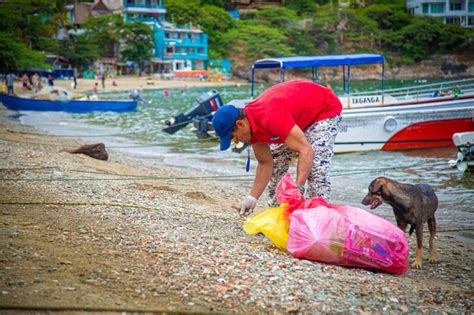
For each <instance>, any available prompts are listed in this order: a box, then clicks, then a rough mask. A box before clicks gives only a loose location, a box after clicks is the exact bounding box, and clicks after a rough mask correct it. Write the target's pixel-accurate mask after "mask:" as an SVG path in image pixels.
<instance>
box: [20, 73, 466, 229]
mask: <svg viewBox="0 0 474 315" xmlns="http://www.w3.org/2000/svg"><path fill="white" fill-rule="evenodd" d="M404 83H405V84H406V83H407V82H404ZM411 83H413V82H411ZM400 84H401V82H387V84H386V87H387V88H390V87H398V86H400ZM351 87H352V88H353V89H352V90H353V91H355V90H359V89H360V90H366V89H378V88H379V87H380V86H379V82H352V83H351ZM333 88H334V90H335V91H336V92H338V91H339V90H342V88H341V86H340V85H337V84H333ZM263 89H264V87H263V86H259V87H257V92H258V93H259V92H261V91H262V90H263ZM208 90H209V88H203V89H201V88H199V89H198V88H188V89H186V90H184V89H170V90H169V92H170V93H169V97H164V96H163V90H148V91H144V92H142V93H141V94H142V96H143V97H144V98H145V99H146V100H151V104H141V105H139V109H138V110H137V111H136V112H132V113H121V114H118V113H90V114H66V113H54V112H49V113H40V112H24V113H23V114H24V115H23V116H22V117H21V121H22V123H24V124H28V125H32V126H35V127H37V128H38V129H41V130H44V131H48V132H50V133H53V134H57V135H70V136H79V137H82V138H83V139H84V140H85V141H87V142H88V143H93V142H99V141H100V142H104V143H105V144H106V146H107V147H108V148H110V149H112V148H113V150H117V151H120V152H124V153H127V154H129V155H133V156H135V157H138V158H140V159H142V160H143V161H145V162H146V163H147V164H149V165H163V164H165V165H171V166H181V167H186V168H188V169H190V170H191V173H195V175H196V176H197V175H203V174H205V175H211V176H212V175H215V176H221V177H222V178H221V179H222V183H223V184H225V185H228V186H231V187H232V188H234V189H236V190H237V191H239V192H241V193H242V194H245V193H247V190H248V189H249V187H250V185H251V178H252V177H251V176H248V177H245V175H248V173H245V161H246V156H247V153H246V152H244V153H241V154H237V153H233V152H230V151H229V152H220V151H219V150H218V143H217V141H208V140H204V141H198V140H197V138H196V137H195V136H194V134H193V133H192V132H191V131H190V130H189V128H184V129H182V130H180V131H178V132H177V133H176V134H174V135H168V134H166V133H164V132H162V131H161V128H162V127H163V123H162V121H163V120H165V119H167V118H170V117H172V116H173V115H175V114H178V113H180V112H182V111H185V110H186V109H188V108H189V106H190V105H191V104H192V103H193V102H194V99H195V98H196V96H198V95H200V94H201V93H204V92H206V91H208ZM218 91H219V93H220V94H221V97H222V98H223V101H224V102H228V101H230V100H232V99H237V98H248V97H249V86H246V85H244V86H241V87H226V88H219V89H218ZM101 98H108V99H126V98H128V93H125V92H122V93H113V94H107V95H104V96H101ZM455 155H456V150H455V149H454V148H451V149H435V150H417V151H406V152H381V151H380V152H377V151H373V152H365V153H353V154H340V155H336V156H335V157H334V160H333V169H332V170H333V172H332V181H333V193H332V200H331V201H332V202H334V203H341V204H350V205H353V206H358V207H362V208H363V206H362V205H361V204H360V201H361V200H362V198H363V197H364V195H365V193H366V191H367V186H368V184H369V183H370V181H371V180H372V179H374V178H375V177H377V176H381V175H383V176H387V177H390V178H393V179H395V180H399V181H403V182H411V183H421V182H425V183H429V184H431V185H432V186H433V187H434V188H435V190H436V192H437V195H438V198H439V200H440V206H439V209H438V211H437V220H438V223H439V225H440V226H441V227H474V208H473V204H474V174H473V175H470V174H462V173H460V172H459V171H458V170H456V169H452V168H450V167H449V166H448V164H447V162H448V161H449V160H450V159H454V158H455ZM256 164H257V163H256V161H255V159H252V163H251V172H250V174H254V173H255V166H256ZM293 173H294V168H293ZM229 175H242V176H244V177H242V178H241V179H239V180H236V179H229V180H225V176H229ZM376 211H377V213H378V214H380V215H382V216H383V217H386V218H388V219H390V220H393V214H392V210H391V208H390V207H388V206H385V205H384V206H382V207H381V208H380V209H377V210H376Z"/></svg>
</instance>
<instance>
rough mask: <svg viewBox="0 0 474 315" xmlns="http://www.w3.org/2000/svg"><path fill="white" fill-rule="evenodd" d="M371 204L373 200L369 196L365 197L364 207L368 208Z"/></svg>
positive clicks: (363, 200)
mask: <svg viewBox="0 0 474 315" xmlns="http://www.w3.org/2000/svg"><path fill="white" fill-rule="evenodd" d="M371 203H372V198H371V197H370V196H369V195H367V196H365V197H364V199H362V204H363V205H364V206H368V205H370V204H371Z"/></svg>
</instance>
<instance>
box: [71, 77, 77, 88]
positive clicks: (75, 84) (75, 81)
mask: <svg viewBox="0 0 474 315" xmlns="http://www.w3.org/2000/svg"><path fill="white" fill-rule="evenodd" d="M72 88H73V89H74V90H75V89H76V88H77V76H76V74H75V73H74V77H73V78H72Z"/></svg>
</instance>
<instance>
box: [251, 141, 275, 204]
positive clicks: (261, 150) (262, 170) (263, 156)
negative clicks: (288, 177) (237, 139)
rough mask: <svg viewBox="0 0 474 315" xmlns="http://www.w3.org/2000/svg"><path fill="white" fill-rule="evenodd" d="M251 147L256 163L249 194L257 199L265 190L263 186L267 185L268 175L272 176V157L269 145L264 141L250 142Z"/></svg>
mask: <svg viewBox="0 0 474 315" xmlns="http://www.w3.org/2000/svg"><path fill="white" fill-rule="evenodd" d="M252 148H253V152H254V153H255V157H256V158H257V161H258V165H257V172H256V174H255V180H254V182H253V187H252V190H251V191H250V195H251V196H253V197H255V198H257V199H258V198H259V197H260V196H261V195H262V193H263V191H264V190H265V187H267V184H268V182H269V181H270V177H271V176H272V169H273V158H272V153H271V151H270V147H269V146H268V144H266V143H263V142H257V143H255V144H252Z"/></svg>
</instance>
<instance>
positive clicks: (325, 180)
mask: <svg viewBox="0 0 474 315" xmlns="http://www.w3.org/2000/svg"><path fill="white" fill-rule="evenodd" d="M341 121H342V119H341V117H340V116H336V117H332V118H329V119H325V120H322V121H318V122H317V123H314V124H312V125H310V126H308V128H306V129H305V130H304V133H305V135H306V139H307V140H308V142H309V143H310V144H311V147H313V151H314V159H313V167H312V168H311V173H310V175H309V177H308V187H307V197H316V196H321V197H324V199H326V200H329V196H330V194H331V179H330V177H329V169H330V167H331V159H332V156H333V155H334V142H335V140H336V136H337V133H338V132H339V130H340V129H341Z"/></svg>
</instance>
